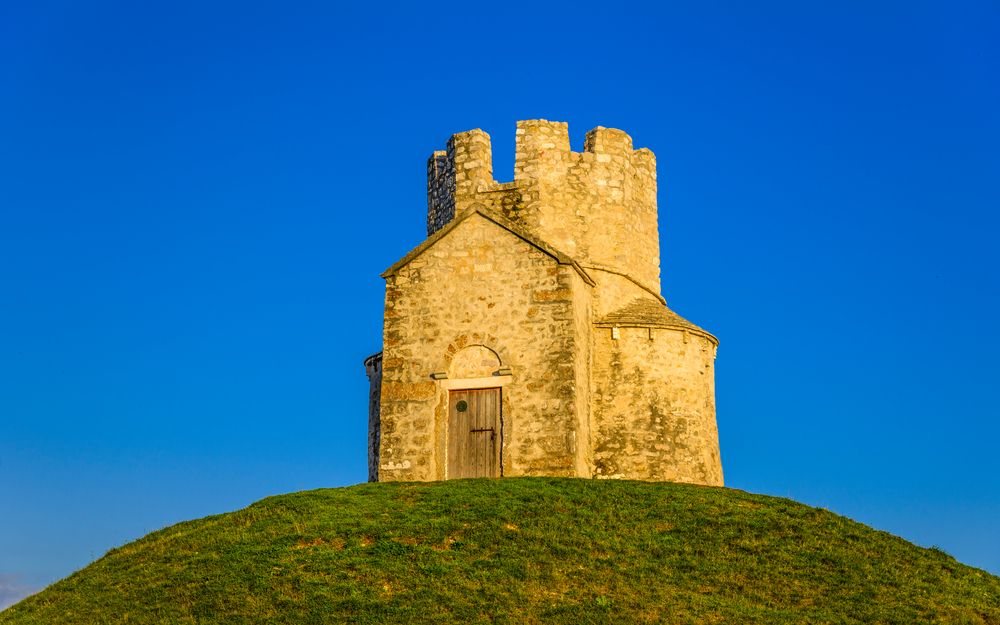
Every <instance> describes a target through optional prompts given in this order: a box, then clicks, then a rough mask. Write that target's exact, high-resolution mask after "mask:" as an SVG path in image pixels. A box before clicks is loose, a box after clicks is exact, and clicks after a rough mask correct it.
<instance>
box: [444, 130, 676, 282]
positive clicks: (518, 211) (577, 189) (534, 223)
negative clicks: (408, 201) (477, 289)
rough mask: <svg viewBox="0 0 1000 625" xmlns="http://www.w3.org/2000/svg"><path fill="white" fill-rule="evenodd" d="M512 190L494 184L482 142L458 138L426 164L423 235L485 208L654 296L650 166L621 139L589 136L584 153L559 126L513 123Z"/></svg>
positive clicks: (656, 249) (619, 135) (621, 135)
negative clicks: (572, 146) (627, 278)
mask: <svg viewBox="0 0 1000 625" xmlns="http://www.w3.org/2000/svg"><path fill="white" fill-rule="evenodd" d="M515 149H516V154H515V163H514V180H513V182H506V183H500V182H497V181H496V180H494V179H493V151H492V147H491V145H490V136H489V135H488V134H486V133H485V132H483V131H482V130H479V129H476V130H469V131H466V132H460V133H457V134H455V135H453V136H452V137H451V139H450V140H449V141H448V149H447V150H445V151H438V152H434V153H433V154H432V155H431V157H430V159H428V161H427V163H428V164H427V234H428V235H431V234H433V233H434V232H436V231H437V230H439V229H440V228H442V227H443V226H445V225H446V224H447V223H448V222H449V221H451V220H452V219H453V218H454V217H455V215H456V214H460V213H461V212H462V211H463V210H465V209H467V208H469V207H471V206H473V205H483V206H487V207H489V208H491V209H493V210H496V211H497V212H498V213H500V214H502V215H504V216H505V217H506V218H508V219H510V220H511V221H513V222H515V223H518V224H521V225H523V226H524V227H525V228H526V229H527V230H528V231H529V232H531V233H533V234H534V235H536V236H538V237H539V238H540V239H542V240H544V241H547V242H549V243H551V244H552V245H553V246H554V247H556V248H557V249H559V250H561V251H563V252H565V253H566V254H568V255H570V256H572V257H574V258H576V259H577V260H578V261H579V262H580V263H581V264H582V265H584V266H585V267H586V266H591V267H597V268H605V269H610V270H613V271H617V272H620V273H623V274H626V275H628V276H630V277H632V278H633V279H635V280H636V281H637V282H640V283H642V284H643V285H644V286H646V287H648V288H649V289H650V290H651V291H655V292H657V293H658V292H659V290H660V243H659V233H658V228H657V221H656V157H655V156H653V153H652V152H651V151H649V150H647V149H645V148H642V149H638V150H636V149H633V147H632V138H631V137H630V136H628V134H626V133H625V132H623V131H621V130H616V129H614V128H603V127H597V128H594V129H593V130H591V131H590V132H588V133H587V136H586V140H585V142H584V150H583V152H574V151H572V150H571V149H570V142H569V128H568V126H567V124H566V123H565V122H550V121H546V120H543V119H533V120H525V121H519V122H518V123H517V139H516V148H515Z"/></svg>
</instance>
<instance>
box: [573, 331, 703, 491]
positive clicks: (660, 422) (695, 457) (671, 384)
mask: <svg viewBox="0 0 1000 625" xmlns="http://www.w3.org/2000/svg"><path fill="white" fill-rule="evenodd" d="M616 330H617V332H616ZM616 333H617V335H618V338H614V335H615V334H616ZM715 349H716V347H715V343H714V341H713V340H711V339H709V338H707V337H705V336H702V335H700V334H695V333H693V332H686V331H683V330H677V329H670V328H653V327H621V328H611V327H595V328H594V354H595V357H594V368H593V376H592V388H593V398H592V407H593V415H594V416H593V418H594V427H595V429H596V434H595V448H594V474H595V476H596V477H604V478H621V477H628V478H630V479H643V480H669V481H674V482H693V483H698V484H712V485H720V486H721V485H722V463H721V461H720V458H719V434H718V430H717V429H716V421H715V374H714V361H715Z"/></svg>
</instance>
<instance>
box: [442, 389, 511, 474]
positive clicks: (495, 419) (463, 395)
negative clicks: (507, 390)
mask: <svg viewBox="0 0 1000 625" xmlns="http://www.w3.org/2000/svg"><path fill="white" fill-rule="evenodd" d="M500 444H501V441H500V389H499V388H477V389H468V390H462V391H451V392H450V393H449V394H448V478H449V479H455V478H461V477H500Z"/></svg>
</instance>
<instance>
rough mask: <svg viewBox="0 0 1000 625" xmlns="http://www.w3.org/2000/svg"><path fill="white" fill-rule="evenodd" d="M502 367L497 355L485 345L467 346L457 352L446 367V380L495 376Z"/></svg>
mask: <svg viewBox="0 0 1000 625" xmlns="http://www.w3.org/2000/svg"><path fill="white" fill-rule="evenodd" d="M502 366H503V363H502V362H501V360H500V356H499V354H497V353H496V352H495V351H493V350H492V349H490V348H489V347H486V346H485V345H467V346H465V347H463V348H461V349H459V350H458V352H456V353H455V355H454V356H453V357H452V359H451V364H450V365H449V366H448V378H449V379H452V380H456V379H463V378H485V377H490V376H494V375H497V372H498V371H499V370H500V368H501V367H502Z"/></svg>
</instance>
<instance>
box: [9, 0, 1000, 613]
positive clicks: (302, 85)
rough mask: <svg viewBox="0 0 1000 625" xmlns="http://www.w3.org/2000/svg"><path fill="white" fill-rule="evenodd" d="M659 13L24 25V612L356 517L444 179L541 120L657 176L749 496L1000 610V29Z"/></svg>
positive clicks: (432, 13)
mask: <svg viewBox="0 0 1000 625" xmlns="http://www.w3.org/2000/svg"><path fill="white" fill-rule="evenodd" d="M661 4H662V3H657V5H655V6H653V5H651V6H649V7H642V6H639V5H637V4H634V3H624V2H623V3H602V4H601V5H586V4H584V3H580V2H572V3H567V4H566V5H564V6H546V5H545V4H543V3H531V4H528V5H523V6H514V5H512V4H510V3H504V4H503V6H501V5H500V4H499V3H498V4H496V5H495V6H489V7H487V8H477V7H478V6H479V5H477V3H475V2H463V3H460V4H456V5H454V6H449V5H447V4H446V3H440V2H439V3H420V4H417V5H414V6H413V8H402V7H398V6H389V5H386V6H376V5H374V4H368V5H365V6H362V5H361V4H359V5H358V6H357V7H355V8H353V9H345V8H337V7H335V6H333V3H326V2H317V3H314V4H311V3H288V2H280V3H279V2H275V3H252V2H251V3H244V2H240V3H235V2H234V3H204V2H197V3H184V2H176V1H172V2H163V3H159V2H142V3H134V2H106V1H99V0H94V1H90V2H64V3H59V2H44V1H40V2H28V3H14V2H9V3H4V4H3V5H0V593H2V592H4V591H3V589H4V588H8V589H9V588H11V587H13V586H19V587H22V588H30V587H37V586H39V585H43V584H46V583H49V582H51V581H53V580H55V579H58V578H60V577H62V576H65V575H67V574H68V573H70V572H71V571H73V570H75V569H77V568H79V567H82V566H84V565H85V564H86V563H88V562H89V561H90V560H92V559H93V558H96V557H99V556H100V555H102V554H103V553H104V552H105V551H106V550H108V549H109V548H111V547H114V546H116V545H120V544H122V543H124V542H126V541H128V540H132V539H134V538H137V537H139V536H141V535H143V534H144V533H146V532H149V531H151V530H154V529H158V528H161V527H163V526H165V525H169V524H172V523H175V522H177V521H181V520H184V519H189V518H192V517H199V516H203V515H206V514H212V513H218V512H223V511H228V510H233V509H236V508H239V507H242V506H245V505H247V504H249V503H251V502H252V501H254V500H256V499H259V498H261V497H264V496H267V495H271V494H275V493H282V492H288V491H294V490H299V489H307V488H317V487H325V486H340V485H347V484H353V483H356V482H359V481H363V480H364V479H365V477H366V473H365V434H366V405H367V395H366V393H367V380H366V378H365V376H364V370H363V367H362V359H363V358H364V357H365V356H366V355H368V354H370V353H372V352H375V351H377V350H378V349H379V348H380V332H381V314H382V297H383V282H382V280H381V279H380V278H379V277H378V276H379V273H380V272H381V271H382V270H383V269H384V268H386V267H387V266H388V265H390V264H391V263H393V262H394V261H395V260H397V259H398V258H399V257H400V256H402V255H403V254H404V253H405V252H406V251H407V250H409V249H410V248H412V247H413V246H415V245H416V244H418V243H419V242H420V241H421V240H422V239H423V237H424V218H425V210H426V208H425V206H426V205H425V179H424V176H425V159H426V157H427V156H428V155H429V153H430V152H431V151H432V150H435V149H440V148H442V147H443V146H444V143H445V141H446V140H447V138H448V136H449V135H450V134H451V133H453V132H457V131H461V130H466V129H469V128H475V127H481V128H483V129H485V130H486V131H487V132H489V133H490V134H491V135H492V136H493V138H494V148H495V157H494V162H495V175H496V177H497V179H499V180H509V179H511V177H512V170H513V163H512V160H513V145H514V122H515V120H517V119H530V118H536V117H544V118H547V119H554V120H562V121H567V122H569V125H570V132H571V136H572V141H573V143H574V146H575V147H576V148H577V149H579V148H580V146H581V145H582V142H583V135H584V133H585V132H586V131H587V130H588V129H589V128H591V127H593V126H596V125H604V126H613V127H620V128H623V129H625V130H626V131H628V132H629V133H630V134H632V136H633V137H634V139H635V143H636V146H645V147H649V148H651V149H652V150H653V151H654V152H656V154H657V157H658V164H659V175H660V181H661V187H660V198H659V199H660V227H661V240H662V245H663V249H662V266H663V267H664V276H663V277H664V281H663V282H664V292H665V295H666V298H667V301H668V302H669V303H670V304H671V306H672V307H673V308H674V309H675V310H677V311H679V312H680V313H681V314H683V315H685V316H686V317H688V318H689V319H691V320H693V321H695V322H696V323H698V324H699V325H702V326H703V327H705V328H708V329H709V330H711V331H712V332H714V333H715V334H717V335H718V336H719V338H720V339H721V342H722V344H721V348H720V351H719V357H718V361H717V367H718V371H717V386H718V415H719V429H720V432H721V441H722V452H723V463H724V468H725V472H726V480H727V483H728V485H730V486H732V487H735V488H740V489H745V490H749V491H754V492H760V493H769V494H775V495H781V496H788V497H793V498H795V499H798V500H800V501H803V502H806V503H809V504H813V505H817V506H823V507H827V508H829V509H831V510H834V511H836V512H838V513H841V514H845V515H848V516H850V517H853V518H855V519H858V520H860V521H863V522H865V523H868V524H870V525H872V526H874V527H877V528H880V529H884V530H887V531H890V532H893V533H895V534H899V535H901V536H903V537H905V538H907V539H910V540H913V541H915V542H917V543H918V544H921V545H925V546H930V545H937V546H939V547H941V548H943V549H944V550H946V551H948V552H949V553H951V554H953V555H955V556H956V557H958V558H959V559H961V560H962V561H964V562H967V563H970V564H973V565H976V566H979V567H982V568H985V569H987V570H990V571H992V572H994V573H1000V531H998V530H997V528H998V527H1000V453H998V449H1000V445H998V439H1000V400H998V397H997V386H998V379H1000V367H998V362H1000V361H998V357H997V354H998V352H1000V332H998V328H997V321H998V319H1000V286H998V277H997V276H998V269H1000V252H998V245H997V234H998V226H1000V217H998V210H1000V190H998V184H1000V148H998V146H1000V113H998V111H1000V79H998V76H1000V51H998V41H1000V26H998V25H1000V8H998V5H997V4H996V3H994V2H988V1H983V2H948V3H945V2H939V3H926V2H899V3H883V4H878V3H874V4H873V3H867V2H864V3H863V2H857V3H824V4H825V6H824V7H823V8H817V7H816V6H814V4H815V3H800V2H789V3H786V4H762V3H754V4H755V5H757V6H754V7H753V8H748V7H747V6H743V5H746V3H735V2H734V3H731V4H727V3H704V2H698V3H693V2H692V3H688V4H686V5H680V4H677V5H673V6H669V7H664V6H661ZM484 6H485V5H484ZM487 9H488V10H487ZM0 599H2V597H0Z"/></svg>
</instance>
